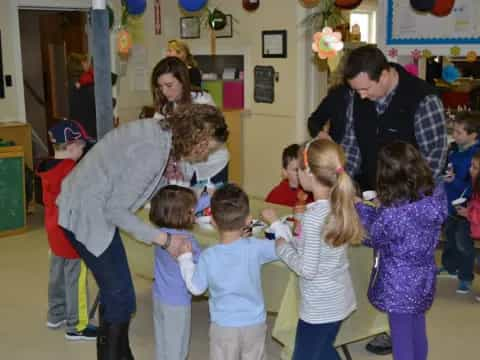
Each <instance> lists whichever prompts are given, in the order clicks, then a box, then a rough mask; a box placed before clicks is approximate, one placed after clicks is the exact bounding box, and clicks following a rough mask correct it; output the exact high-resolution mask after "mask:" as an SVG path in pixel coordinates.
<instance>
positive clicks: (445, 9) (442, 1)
mask: <svg viewBox="0 0 480 360" xmlns="http://www.w3.org/2000/svg"><path fill="white" fill-rule="evenodd" d="M453 5H455V0H436V1H435V4H434V5H433V7H432V10H430V11H431V13H432V14H433V15H435V16H447V15H449V14H450V12H451V11H452V9H453Z"/></svg>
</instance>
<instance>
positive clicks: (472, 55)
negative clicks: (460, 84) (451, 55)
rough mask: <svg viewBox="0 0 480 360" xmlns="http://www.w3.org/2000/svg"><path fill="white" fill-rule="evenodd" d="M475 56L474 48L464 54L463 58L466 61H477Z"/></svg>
mask: <svg viewBox="0 0 480 360" xmlns="http://www.w3.org/2000/svg"><path fill="white" fill-rule="evenodd" d="M477 57H478V55H477V52H476V51H474V50H470V51H468V52H467V54H466V55H465V60H467V61H468V62H475V61H477Z"/></svg>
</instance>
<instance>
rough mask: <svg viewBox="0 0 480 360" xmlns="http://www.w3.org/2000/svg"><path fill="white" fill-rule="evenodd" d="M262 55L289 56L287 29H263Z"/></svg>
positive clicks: (265, 56) (266, 56) (267, 56)
mask: <svg viewBox="0 0 480 360" xmlns="http://www.w3.org/2000/svg"><path fill="white" fill-rule="evenodd" d="M262 57H264V58H286V57H287V30H267V31H262Z"/></svg>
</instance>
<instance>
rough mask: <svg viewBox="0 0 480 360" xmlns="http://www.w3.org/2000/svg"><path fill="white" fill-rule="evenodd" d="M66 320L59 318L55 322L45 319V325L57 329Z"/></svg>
mask: <svg viewBox="0 0 480 360" xmlns="http://www.w3.org/2000/svg"><path fill="white" fill-rule="evenodd" d="M65 323H66V321H65V320H60V321H57V322H50V321H47V324H46V325H47V327H48V328H49V329H58V328H61V327H62V326H63V325H65Z"/></svg>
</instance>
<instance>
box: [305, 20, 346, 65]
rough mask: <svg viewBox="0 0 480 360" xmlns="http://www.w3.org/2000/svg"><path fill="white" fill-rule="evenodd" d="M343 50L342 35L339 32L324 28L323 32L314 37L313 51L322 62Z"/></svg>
mask: <svg viewBox="0 0 480 360" xmlns="http://www.w3.org/2000/svg"><path fill="white" fill-rule="evenodd" d="M342 49H343V41H342V34H341V33H340V32H338V31H333V30H332V28H330V27H324V28H323V30H322V31H321V32H317V33H315V34H314V35H313V43H312V50H313V51H314V52H316V53H317V55H318V57H319V58H320V59H322V60H324V59H328V58H330V57H332V56H335V55H336V54H337V52H338V51H340V50H342Z"/></svg>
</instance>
